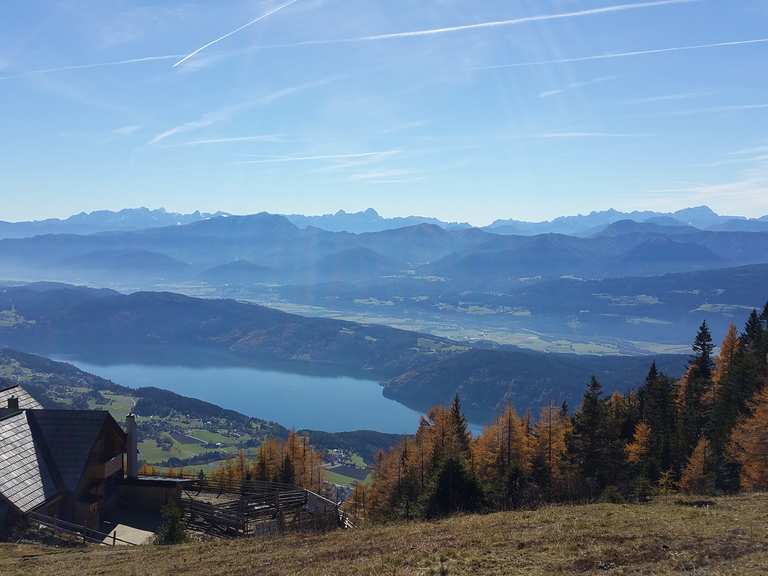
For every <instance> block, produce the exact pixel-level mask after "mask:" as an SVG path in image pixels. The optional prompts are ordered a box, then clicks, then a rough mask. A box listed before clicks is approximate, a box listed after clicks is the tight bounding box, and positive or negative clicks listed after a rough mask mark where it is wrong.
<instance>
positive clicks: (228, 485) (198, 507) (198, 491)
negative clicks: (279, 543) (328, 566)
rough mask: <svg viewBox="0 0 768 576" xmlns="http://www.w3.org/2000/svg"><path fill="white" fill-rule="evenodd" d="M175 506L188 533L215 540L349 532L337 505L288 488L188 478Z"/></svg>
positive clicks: (312, 494) (311, 494)
mask: <svg viewBox="0 0 768 576" xmlns="http://www.w3.org/2000/svg"><path fill="white" fill-rule="evenodd" d="M188 479H189V480H190V481H189V482H188V483H186V484H184V486H183V490H182V493H181V497H180V499H179V505H180V507H181V509H182V511H183V515H184V522H185V524H186V525H187V527H188V528H190V529H192V530H195V531H198V532H203V533H206V534H209V535H212V536H217V537H221V538H237V537H243V536H253V535H266V534H278V533H284V532H289V531H321V530H322V531H324V530H331V529H335V528H352V527H353V526H352V524H351V522H349V518H348V517H347V516H346V514H345V513H344V512H343V511H342V510H341V509H340V507H339V506H338V504H337V503H335V502H333V501H331V500H328V499H327V498H324V497H323V496H320V495H318V494H315V493H314V492H310V491H308V490H305V489H304V488H300V487H297V486H294V485H291V484H284V483H279V482H264V481H259V480H243V481H231V480H229V481H228V480H223V481H222V480H216V479H208V478H198V477H195V476H190V477H188Z"/></svg>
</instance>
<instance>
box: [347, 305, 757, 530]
mask: <svg viewBox="0 0 768 576" xmlns="http://www.w3.org/2000/svg"><path fill="white" fill-rule="evenodd" d="M692 349H693V356H692V358H691V360H690V363H689V366H688V369H687V370H686V372H685V374H684V375H683V376H682V377H681V378H680V379H678V380H676V381H675V380H673V379H671V378H669V377H667V376H666V375H664V374H663V373H661V372H659V371H658V370H657V368H656V366H655V364H654V365H652V366H651V368H650V370H649V372H648V376H647V378H646V381H645V382H644V383H643V384H642V386H640V387H639V388H638V389H637V390H634V391H631V392H629V393H627V394H625V395H622V394H618V393H614V394H612V395H611V396H609V397H605V396H604V394H603V389H602V386H601V385H600V383H599V382H598V381H597V379H595V378H593V379H592V381H591V382H590V383H589V385H588V386H587V389H586V390H585V392H584V396H583V399H582V403H581V405H580V406H579V407H578V409H577V410H576V412H575V413H574V414H572V415H571V414H569V412H568V408H567V406H560V407H557V406H553V405H549V406H546V407H544V408H543V409H542V410H541V413H540V414H539V415H538V418H537V419H535V420H534V419H533V418H532V417H531V416H530V415H526V416H524V417H520V416H519V415H518V414H517V413H516V412H515V409H514V408H513V407H512V406H506V407H505V408H504V409H503V410H502V411H501V413H500V414H499V416H498V417H497V418H496V420H495V421H494V422H493V423H491V424H490V425H488V426H486V427H485V428H484V429H483V431H482V433H481V434H479V435H478V436H476V437H474V438H473V437H472V436H471V435H470V433H469V431H468V427H467V422H466V420H465V418H464V415H463V414H462V410H461V404H460V401H459V398H458V397H456V398H454V400H453V403H452V404H451V406H449V407H444V406H437V407H435V408H433V409H432V410H430V411H429V412H428V414H427V415H426V417H424V418H422V420H421V423H420V425H419V429H418V430H417V431H416V434H415V435H414V436H413V437H409V438H406V439H404V440H403V441H402V442H401V443H400V444H399V445H398V446H397V447H396V448H394V449H393V450H391V451H389V452H388V453H386V454H380V455H379V458H378V461H377V463H376V469H375V475H374V481H373V482H372V484H371V485H370V486H362V485H359V486H358V487H356V488H355V491H354V493H353V494H352V497H351V498H350V500H349V501H348V502H347V508H348V509H349V510H350V511H352V513H353V514H357V515H358V516H362V515H364V516H365V517H366V518H370V519H373V520H389V519H398V518H404V519H409V518H416V517H426V518H431V517H435V516H441V515H445V514H450V513H454V512H462V511H471V510H479V509H485V510H499V509H507V508H516V507H523V506H535V505H537V504H538V503H539V502H542V501H583V500H595V499H599V498H603V499H607V500H609V501H616V500H621V501H623V500H625V499H627V500H640V501H645V500H647V498H648V496H649V495H650V494H652V493H653V492H664V493H666V492H669V491H671V490H675V489H679V490H682V491H685V492H689V493H713V492H728V491H735V490H738V489H743V490H765V489H768V386H766V379H767V376H768V369H767V366H766V360H767V358H768V306H766V311H764V312H763V314H762V315H758V313H757V312H753V313H752V315H751V316H750V317H749V320H748V321H747V324H746V326H745V328H744V331H743V333H742V334H739V333H738V332H737V330H736V328H735V327H734V326H731V327H730V329H729V330H728V332H727V334H726V336H725V338H724V340H723V343H722V345H721V346H720V350H719V354H715V346H714V344H713V341H712V337H711V334H710V331H709V327H708V326H707V324H706V322H704V323H702V325H701V327H700V328H699V331H698V334H697V335H696V338H695V340H694V343H693V346H692Z"/></svg>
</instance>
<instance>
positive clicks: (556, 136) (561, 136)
mask: <svg viewBox="0 0 768 576" xmlns="http://www.w3.org/2000/svg"><path fill="white" fill-rule="evenodd" d="M638 136H648V134H637V133H634V134H633V133H627V132H541V133H539V134H530V135H528V136H523V137H522V138H524V139H527V138H534V139H543V140H569V139H575V138H634V137H638Z"/></svg>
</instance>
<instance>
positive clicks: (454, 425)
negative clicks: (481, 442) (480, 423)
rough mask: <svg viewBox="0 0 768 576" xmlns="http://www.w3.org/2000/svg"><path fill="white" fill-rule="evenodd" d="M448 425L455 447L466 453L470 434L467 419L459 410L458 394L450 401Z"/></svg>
mask: <svg viewBox="0 0 768 576" xmlns="http://www.w3.org/2000/svg"><path fill="white" fill-rule="evenodd" d="M450 427H451V434H452V436H453V441H454V442H456V449H457V450H458V451H459V452H460V453H462V454H468V453H469V443H470V440H471V438H472V436H471V434H470V433H469V427H468V426H467V419H466V418H465V417H464V413H463V412H462V410H461V401H460V400H459V395H458V394H456V395H455V396H454V397H453V402H451V413H450Z"/></svg>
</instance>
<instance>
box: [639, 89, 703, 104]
mask: <svg viewBox="0 0 768 576" xmlns="http://www.w3.org/2000/svg"><path fill="white" fill-rule="evenodd" d="M709 94H712V93H711V92H683V93H680V94H662V95H659V96H645V97H643V98H630V99H629V100H625V102H626V103H627V104H654V103H656V102H677V101H680V100H693V99H695V98H701V97H702V96H707V95H709Z"/></svg>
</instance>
